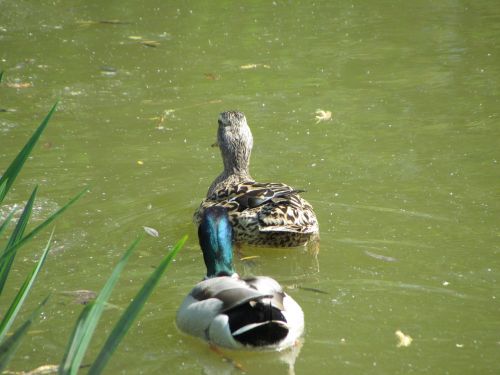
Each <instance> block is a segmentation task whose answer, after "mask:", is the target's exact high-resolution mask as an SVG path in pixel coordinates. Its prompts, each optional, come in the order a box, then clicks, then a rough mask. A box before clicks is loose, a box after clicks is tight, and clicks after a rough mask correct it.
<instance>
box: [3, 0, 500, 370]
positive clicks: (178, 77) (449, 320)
mask: <svg viewBox="0 0 500 375" xmlns="http://www.w3.org/2000/svg"><path fill="white" fill-rule="evenodd" d="M0 4H1V6H0V8H1V10H0V69H2V70H4V71H5V74H4V79H3V82H2V83H1V85H0V108H2V109H4V110H6V111H3V112H0V170H2V171H3V170H4V168H5V167H6V166H7V165H8V163H9V162H10V161H11V160H12V158H13V157H14V156H15V155H16V154H17V152H18V151H19V149H20V147H21V146H22V145H23V144H24V142H25V141H26V140H27V138H28V137H29V135H30V134H31V133H32V131H33V130H34V129H35V127H36V126H37V125H38V123H39V122H40V121H41V119H42V118H43V117H44V116H45V114H46V113H47V112H48V111H49V109H50V107H51V106H52V105H53V104H54V103H55V102H56V100H58V99H59V100H60V101H59V105H58V110H57V112H56V114H55V115H54V117H53V119H52V121H51V122H50V123H49V127H48V128H47V130H46V132H45V133H44V135H43V136H42V138H41V140H40V142H39V144H38V145H37V147H36V149H35V151H34V153H33V155H32V157H31V158H30V160H29V161H28V163H27V165H26V167H25V169H24V170H23V172H22V174H21V175H20V176H19V179H18V180H17V182H16V185H15V190H14V191H12V193H11V194H10V195H9V196H8V199H7V201H6V202H4V203H5V204H4V206H3V207H2V208H1V212H0V214H1V215H2V216H4V215H5V214H6V213H7V212H8V210H9V209H10V208H12V207H13V206H14V205H15V204H18V205H22V204H23V202H25V201H26V200H27V198H28V196H29V193H30V192H31V190H32V189H33V187H34V186H35V184H39V185H40V189H39V197H38V200H37V203H36V210H35V213H34V222H33V223H32V225H35V224H36V223H39V222H40V221H41V220H42V219H43V218H45V217H47V216H48V215H49V214H50V213H51V212H53V211H55V210H56V209H57V208H59V207H61V206H62V205H63V204H64V203H65V202H66V201H67V200H68V199H70V198H71V197H72V196H74V195H75V194H77V193H78V192H79V191H80V190H81V189H83V188H84V187H85V186H89V187H90V192H89V193H88V194H86V195H85V196H84V197H83V198H82V199H81V200H80V201H79V202H78V203H77V204H76V205H75V206H73V207H72V208H71V209H70V211H69V212H67V213H66V214H65V215H64V216H63V217H62V218H61V219H59V220H58V221H57V223H56V225H55V227H56V231H55V244H54V246H53V249H52V251H51V253H50V256H49V258H48V260H47V262H46V264H45V266H44V269H43V272H42V273H41V275H40V277H39V279H38V281H37V284H36V287H35V288H34V290H33V291H32V293H31V294H30V296H29V299H28V301H27V303H26V304H25V306H24V307H23V310H22V313H21V315H20V316H19V318H18V320H17V324H19V323H20V322H22V321H23V320H24V319H25V318H26V317H28V316H29V314H30V312H31V311H32V310H33V309H34V308H35V307H36V306H37V304H38V303H39V301H41V300H42V299H43V298H45V297H46V296H47V295H48V294H49V293H50V294H51V297H50V300H49V302H48V304H47V305H46V307H45V308H44V309H43V312H42V313H41V315H40V317H39V319H37V321H36V322H35V324H33V326H32V328H31V330H30V332H29V333H28V335H27V337H26V338H25V340H24V341H23V343H22V345H21V347H20V348H19V350H18V352H17V354H16V357H15V358H14V360H13V361H12V362H11V364H10V366H9V369H10V370H12V371H27V370H30V369H33V368H36V367H38V366H41V365H46V364H57V363H59V361H60V360H61V358H62V355H63V352H64V348H65V346H66V344H67V341H68V337H69V335H70V333H71V331H72V329H73V325H74V322H75V320H76V318H77V317H78V315H79V313H80V311H81V310H82V308H83V306H82V305H81V304H79V303H78V301H76V300H75V297H72V296H71V295H68V294H67V293H65V292H72V291H76V290H90V291H99V290H100V288H101V287H102V286H103V284H104V282H105V281H106V279H107V277H108V276H109V274H110V272H111V270H112V268H113V267H114V265H115V264H116V262H117V261H118V259H119V257H120V256H121V255H122V254H123V252H124V251H125V249H126V248H127V247H128V245H129V244H130V243H131V242H132V241H133V240H134V239H135V238H136V237H137V236H138V235H139V234H141V233H142V232H143V231H144V230H143V226H147V227H152V228H155V229H156V230H158V232H159V234H160V236H159V237H158V238H153V237H150V236H146V237H145V238H144V239H143V241H142V242H141V244H140V246H139V248H138V249H137V250H136V252H135V254H134V255H133V257H132V259H131V261H130V262H129V264H128V266H127V268H126V269H125V271H124V273H123V275H122V278H121V279H120V281H119V283H118V285H117V287H116V290H115V292H114V293H113V295H112V298H111V300H110V306H109V308H108V309H107V310H106V312H105V314H104V315H103V319H102V322H101V324H100V326H99V327H98V331H97V334H96V336H95V338H94V341H93V342H92V345H91V348H90V350H89V352H88V355H87V357H86V358H85V360H84V364H90V363H91V362H92V359H93V358H94V357H95V355H96V354H97V353H98V351H99V349H100V347H101V345H102V344H103V342H104V340H105V338H106V336H107V334H108V333H109V332H110V330H111V328H112V326H113V324H114V323H115V322H116V320H117V318H118V317H119V316H120V315H121V313H122V312H123V310H124V308H125V307H126V306H127V304H128V303H129V302H130V300H131V298H133V296H134V295H135V293H136V292H137V290H138V288H139V287H140V286H141V285H142V283H143V282H144V280H145V279H146V278H147V277H148V276H149V275H150V273H151V272H152V271H153V270H154V268H155V267H156V266H157V264H158V263H159V261H160V259H161V258H162V256H164V254H166V252H168V250H169V249H171V248H172V246H173V245H174V244H175V242H176V241H177V240H178V239H180V238H181V237H182V236H183V235H184V234H188V235H189V240H188V242H187V245H186V246H185V247H184V249H183V250H181V252H180V253H179V254H178V256H177V257H176V259H175V262H174V263H173V264H172V265H171V267H170V268H169V269H168V270H167V273H166V275H165V276H164V277H163V278H162V280H161V282H160V284H159V285H158V287H157V289H156V290H155V292H154V294H153V295H152V296H151V298H150V300H149V301H148V303H147V305H146V306H145V309H144V310H143V312H142V313H141V315H140V317H139V319H138V320H137V321H136V322H135V323H134V325H133V327H132V328H131V330H130V332H129V334H128V335H127V336H126V338H125V340H124V341H123V342H122V344H121V345H120V347H119V348H118V351H117V352H116V353H115V355H114V356H113V357H112V360H111V361H110V363H109V365H108V367H107V368H106V373H109V374H141V373H142V374H165V373H169V374H200V373H204V374H229V373H234V374H237V373H241V370H240V369H238V368H237V367H235V365H234V364H231V362H229V361H225V360H223V359H222V358H221V357H220V356H219V355H217V354H215V353H214V352H212V351H211V350H210V349H209V348H208V346H207V345H206V344H204V343H202V342H200V341H198V340H195V339H192V338H189V337H186V336H184V335H182V334H181V333H179V332H178V330H177V329H176V327H175V324H174V318H175V312H176V310H177V307H178V306H179V304H180V302H181V301H182V299H183V297H184V296H185V295H186V294H187V293H188V292H189V290H190V289H191V287H192V286H193V285H194V284H195V283H196V282H198V281H199V280H200V279H201V278H202V276H203V275H204V272H205V270H204V265H203V260H202V257H201V252H200V250H199V247H198V243H197V242H198V241H197V235H196V228H195V227H194V225H193V223H192V220H191V218H192V214H193V212H194V210H195V209H196V207H197V206H198V204H199V202H200V201H201V199H202V198H203V196H204V194H205V193H206V191H207V189H208V186H209V185H210V183H211V182H212V180H213V179H214V178H215V177H216V176H217V175H218V173H219V172H220V171H221V168H222V163H221V160H220V155H219V151H218V150H217V149H215V148H212V147H210V145H211V144H212V143H213V142H214V141H215V133H216V127H217V117H218V114H219V112H221V111H223V110H228V109H239V110H241V111H243V112H244V113H245V114H246V116H247V119H248V122H249V125H250V127H251V129H252V131H253V135H254V144H255V146H254V150H253V153H252V164H251V166H252V169H251V170H252V175H253V177H255V178H256V179H257V180H259V181H262V182H272V181H275V182H285V183H287V184H289V185H291V186H294V187H296V188H300V189H305V190H307V192H306V193H304V197H305V198H306V199H307V200H308V201H309V202H311V203H312V204H313V206H314V208H315V211H316V214H317V216H318V219H319V222H320V230H321V248H320V252H319V255H318V257H317V258H315V257H313V256H312V255H310V254H309V253H308V252H307V251H305V250H303V249H253V248H243V249H242V253H241V255H239V258H241V257H250V256H256V257H254V258H251V259H249V260H240V259H237V260H236V268H237V270H238V272H239V273H240V274H244V275H248V274H257V275H258V274H265V275H270V276H273V277H274V278H276V279H277V280H278V281H280V282H281V283H282V284H283V285H284V286H285V288H286V290H287V291H288V293H289V294H290V295H292V296H293V298H295V299H296V300H297V302H299V304H301V306H302V308H303V310H304V313H305V321H306V331H305V334H304V339H303V344H302V347H300V348H297V349H296V350H295V352H286V353H282V354H279V355H278V354H276V353H249V354H248V353H247V354H245V353H229V354H228V357H230V358H233V359H234V360H235V361H236V362H238V363H239V364H240V365H241V366H242V367H243V370H244V372H246V373H248V374H264V373H273V374H289V373H293V371H294V372H295V373H296V374H318V375H319V374H412V373H414V374H455V375H456V374H499V373H500V360H499V358H500V301H499V300H500V295H499V294H500V293H499V292H500V288H499V282H498V279H499V270H500V262H499V260H500V258H499V257H500V246H499V235H500V228H499V223H500V220H499V217H500V194H499V193H500V189H499V188H500V168H499V160H500V151H499V150H500V147H499V146H500V144H499V143H500V128H499V122H500V118H499V117H500V95H499V94H500V89H499V88H500V4H499V3H498V1H493V0H492V1H488V0H479V1H475V2H470V1H458V0H457V1H452V0H449V1H426V0H422V1H415V2H406V1H399V2H398V1H370V2H368V1H366V2H359V1H354V2H351V1H347V2H346V1H316V2H314V3H312V2H305V1H303V2H301V1H289V2H285V1H274V2H271V1H269V2H232V1H224V2H205V1H152V0H146V1H142V2H131V1H120V2H118V1H109V2H102V1H57V0H56V1H40V2H33V1H2V2H0ZM103 21H106V22H103ZM318 109H321V110H323V111H330V112H331V119H330V120H326V119H325V120H316V118H315V116H316V113H315V112H316V110H318ZM327 117H328V116H327ZM49 233H50V231H49V230H47V231H46V232H45V233H43V234H42V235H39V236H38V237H37V238H36V240H35V241H32V242H31V243H30V244H29V245H28V246H26V247H24V248H22V250H21V251H20V253H19V254H18V256H17V258H16V262H15V263H14V267H13V270H12V274H11V277H10V279H9V283H8V285H7V290H6V291H5V293H4V295H3V296H2V298H1V299H0V307H1V309H0V314H3V313H4V312H5V308H6V306H8V304H9V303H10V300H11V298H12V297H13V296H14V293H15V292H16V290H17V287H18V285H19V284H20V282H22V280H24V278H25V275H26V274H27V272H28V271H29V270H30V269H31V268H32V267H33V265H34V264H35V262H36V260H37V259H38V257H39V256H40V254H41V251H42V249H43V246H44V244H45V243H46V241H47V238H48V236H49ZM398 330H400V331H401V332H403V333H404V334H405V335H409V336H411V338H412V339H413V341H412V342H411V345H409V346H407V347H398V342H399V340H398V338H397V336H396V334H395V332H396V331H398ZM81 372H82V373H85V370H84V369H83V370H82V371H81Z"/></svg>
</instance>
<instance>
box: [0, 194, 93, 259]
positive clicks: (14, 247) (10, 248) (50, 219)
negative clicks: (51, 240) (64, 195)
mask: <svg viewBox="0 0 500 375" xmlns="http://www.w3.org/2000/svg"><path fill="white" fill-rule="evenodd" d="M87 191H88V188H85V189H83V190H82V191H81V192H80V193H78V194H77V195H76V196H74V197H73V198H71V199H70V200H69V201H68V202H67V203H66V204H65V205H64V206H63V207H61V208H60V209H58V210H57V211H56V212H54V213H53V214H52V215H50V216H49V217H48V218H47V219H45V220H44V221H43V222H42V223H41V224H39V225H38V226H37V227H35V228H34V229H33V230H32V231H31V232H29V233H28V234H27V235H26V236H24V237H23V238H22V239H21V240H20V241H18V242H16V243H15V244H13V245H12V246H7V248H6V249H5V250H4V252H3V254H2V255H0V264H3V262H4V260H5V258H7V257H9V256H10V255H11V254H12V252H14V251H17V249H18V248H20V247H21V246H22V245H24V244H25V243H26V242H27V241H29V240H30V239H31V238H32V237H34V236H35V235H36V234H38V232H40V231H41V230H42V229H44V228H45V227H46V226H47V225H49V224H50V223H51V222H53V221H54V220H55V219H56V218H57V217H58V216H59V215H61V214H62V213H63V212H64V211H66V210H67V209H68V208H69V207H70V206H72V205H73V204H74V203H75V202H76V201H77V200H78V199H80V198H81V196H82V195H83V194H85V193H86V192H87Z"/></svg>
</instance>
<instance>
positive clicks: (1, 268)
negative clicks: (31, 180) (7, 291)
mask: <svg viewBox="0 0 500 375" xmlns="http://www.w3.org/2000/svg"><path fill="white" fill-rule="evenodd" d="M37 190H38V186H36V187H35V189H33V192H32V193H31V196H30V198H29V199H28V202H26V206H24V209H23V212H22V214H21V217H20V218H19V220H18V221H17V224H16V226H15V228H14V231H13V232H12V233H11V235H10V237H9V241H8V242H7V246H6V247H5V249H4V250H3V252H2V257H1V258H0V295H1V294H2V291H3V288H4V286H5V282H6V281H7V276H8V275H9V272H10V269H11V267H12V263H13V262H14V258H15V257H16V251H9V248H11V247H13V246H14V245H15V244H16V243H18V242H19V241H20V239H21V238H22V237H23V235H24V231H25V229H26V225H27V224H28V221H29V219H30V216H31V211H32V209H33V203H34V201H35V197H36V192H37ZM0 337H1V335H0ZM0 341H1V340H0Z"/></svg>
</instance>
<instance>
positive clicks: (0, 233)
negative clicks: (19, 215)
mask: <svg viewBox="0 0 500 375" xmlns="http://www.w3.org/2000/svg"><path fill="white" fill-rule="evenodd" d="M15 212H16V208H15V207H14V208H13V209H12V211H11V212H10V213H9V214H8V215H7V217H6V218H5V220H4V221H3V223H2V225H0V236H2V233H3V232H4V231H5V229H6V228H7V226H8V225H9V223H10V221H11V220H12V218H13V217H14V213H15Z"/></svg>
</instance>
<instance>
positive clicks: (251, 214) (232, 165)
mask: <svg viewBox="0 0 500 375" xmlns="http://www.w3.org/2000/svg"><path fill="white" fill-rule="evenodd" d="M218 122H219V129H218V131H217V145H218V146H219V148H220V151H221V155H222V161H223V162H224V171H223V172H222V173H221V174H220V175H219V176H218V177H217V178H216V179H215V181H214V182H213V183H212V185H210V188H209V189H208V192H207V197H206V198H205V199H204V200H203V201H202V202H201V204H200V207H199V208H198V209H197V211H196V212H195V215H194V218H195V221H196V223H199V222H200V221H201V217H202V215H203V211H204V209H205V208H207V207H211V206H222V207H224V208H226V210H227V211H228V214H229V218H230V221H231V224H232V226H233V230H234V241H235V243H237V244H243V243H244V244H250V245H257V246H270V247H294V246H302V245H306V244H308V242H310V241H314V242H315V243H316V242H317V241H318V240H319V225H318V220H317V219H316V215H315V214H314V211H313V208H312V206H311V205H310V204H309V203H308V202H307V201H306V200H304V199H303V198H301V197H300V195H299V193H300V192H302V190H297V189H294V188H292V187H290V186H288V185H285V184H282V183H260V182H255V180H254V179H253V178H252V177H251V176H250V171H249V166H250V154H251V152H252V147H253V137H252V132H251V131H250V128H249V126H248V124H247V120H246V118H245V115H244V114H243V113H241V112H238V111H227V112H222V113H221V114H220V116H219V121H218Z"/></svg>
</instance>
